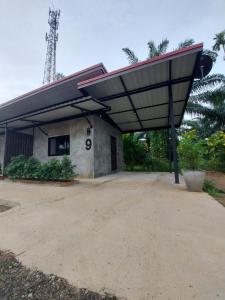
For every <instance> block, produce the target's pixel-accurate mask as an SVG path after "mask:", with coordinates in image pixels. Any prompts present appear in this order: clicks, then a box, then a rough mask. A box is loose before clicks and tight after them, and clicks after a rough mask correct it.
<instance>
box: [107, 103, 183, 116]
mask: <svg viewBox="0 0 225 300" xmlns="http://www.w3.org/2000/svg"><path fill="white" fill-rule="evenodd" d="M184 101H185V100H177V101H173V103H180V102H184ZM164 105H168V106H169V103H168V102H166V103H160V104H155V105H148V106H143V107H139V108H136V110H137V111H138V110H141V109H146V108H152V107H157V106H164ZM130 111H133V110H132V109H126V110H122V111H118V112H113V113H108V115H109V116H111V115H116V114H122V113H125V112H130Z"/></svg>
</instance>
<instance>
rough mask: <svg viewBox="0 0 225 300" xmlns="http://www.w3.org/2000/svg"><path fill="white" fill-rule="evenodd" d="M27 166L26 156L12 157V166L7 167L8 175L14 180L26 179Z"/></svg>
mask: <svg viewBox="0 0 225 300" xmlns="http://www.w3.org/2000/svg"><path fill="white" fill-rule="evenodd" d="M25 164H26V157H25V156H24V155H18V156H15V157H12V159H11V162H10V164H9V165H8V166H7V167H6V175H7V176H9V177H10V178H13V179H16V178H25V177H24V175H25V173H24V169H25Z"/></svg>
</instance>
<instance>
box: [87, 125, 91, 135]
mask: <svg viewBox="0 0 225 300" xmlns="http://www.w3.org/2000/svg"><path fill="white" fill-rule="evenodd" d="M90 135H91V128H90V127H88V128H87V136H90Z"/></svg>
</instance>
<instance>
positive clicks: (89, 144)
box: [85, 139, 92, 150]
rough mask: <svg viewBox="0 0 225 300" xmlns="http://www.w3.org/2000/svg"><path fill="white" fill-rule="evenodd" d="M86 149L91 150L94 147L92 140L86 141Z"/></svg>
mask: <svg viewBox="0 0 225 300" xmlns="http://www.w3.org/2000/svg"><path fill="white" fill-rule="evenodd" d="M85 146H86V147H85V148H86V150H90V149H91V146H92V141H91V139H86V141H85Z"/></svg>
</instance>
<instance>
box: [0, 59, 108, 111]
mask: <svg viewBox="0 0 225 300" xmlns="http://www.w3.org/2000/svg"><path fill="white" fill-rule="evenodd" d="M98 67H101V69H102V71H103V73H104V74H105V73H107V70H106V68H105V66H104V65H103V63H99V64H96V65H93V66H91V67H88V68H86V69H83V70H81V71H78V72H76V73H73V74H71V75H68V76H66V77H64V78H62V79H59V80H56V81H54V82H51V83H48V84H45V85H43V86H41V87H39V88H37V89H35V90H32V91H30V92H28V93H25V94H23V95H21V96H18V97H16V98H14V99H12V100H9V101H7V102H5V103H3V104H1V105H0V108H2V107H4V106H8V105H10V104H13V103H14V102H17V101H19V100H22V99H23V98H26V97H28V96H32V95H34V94H36V93H37V92H42V91H45V90H48V89H49V88H51V87H54V86H55V85H58V84H61V83H63V82H64V81H67V80H68V79H71V78H73V77H77V76H80V75H82V74H84V73H86V72H88V71H92V70H94V69H96V68H98ZM104 74H103V75H104Z"/></svg>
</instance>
